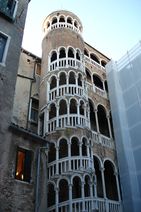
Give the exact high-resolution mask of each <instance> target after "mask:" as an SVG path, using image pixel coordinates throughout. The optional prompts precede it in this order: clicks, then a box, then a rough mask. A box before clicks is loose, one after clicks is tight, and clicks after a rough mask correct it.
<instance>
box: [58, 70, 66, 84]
mask: <svg viewBox="0 0 141 212" xmlns="http://www.w3.org/2000/svg"><path fill="white" fill-rule="evenodd" d="M66 84H67V76H66V73H65V72H61V73H60V74H59V85H66Z"/></svg>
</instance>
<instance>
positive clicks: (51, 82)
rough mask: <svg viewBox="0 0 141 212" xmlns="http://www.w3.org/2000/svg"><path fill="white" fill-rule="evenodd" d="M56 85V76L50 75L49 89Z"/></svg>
mask: <svg viewBox="0 0 141 212" xmlns="http://www.w3.org/2000/svg"><path fill="white" fill-rule="evenodd" d="M56 85H57V81H56V78H55V76H52V77H51V80H50V90H51V89H53V88H56Z"/></svg>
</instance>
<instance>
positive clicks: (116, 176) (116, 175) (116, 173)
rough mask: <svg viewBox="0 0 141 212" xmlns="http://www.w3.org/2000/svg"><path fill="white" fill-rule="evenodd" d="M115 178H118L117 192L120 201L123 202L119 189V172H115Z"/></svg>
mask: <svg viewBox="0 0 141 212" xmlns="http://www.w3.org/2000/svg"><path fill="white" fill-rule="evenodd" d="M114 175H115V178H116V186H117V192H118V200H119V202H121V195H120V188H119V180H118V172H117V171H115V173H114Z"/></svg>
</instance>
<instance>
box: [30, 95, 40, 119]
mask: <svg viewBox="0 0 141 212" xmlns="http://www.w3.org/2000/svg"><path fill="white" fill-rule="evenodd" d="M38 109H39V100H37V99H34V98H32V99H31V113H30V121H33V122H35V123H37V122H38Z"/></svg>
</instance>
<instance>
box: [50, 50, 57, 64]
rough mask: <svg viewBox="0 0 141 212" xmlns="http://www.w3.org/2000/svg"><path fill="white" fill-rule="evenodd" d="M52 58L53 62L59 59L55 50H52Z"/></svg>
mask: <svg viewBox="0 0 141 212" xmlns="http://www.w3.org/2000/svg"><path fill="white" fill-rule="evenodd" d="M50 60H51V62H53V61H55V60H57V53H56V52H55V51H53V52H52V54H51V59H50Z"/></svg>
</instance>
